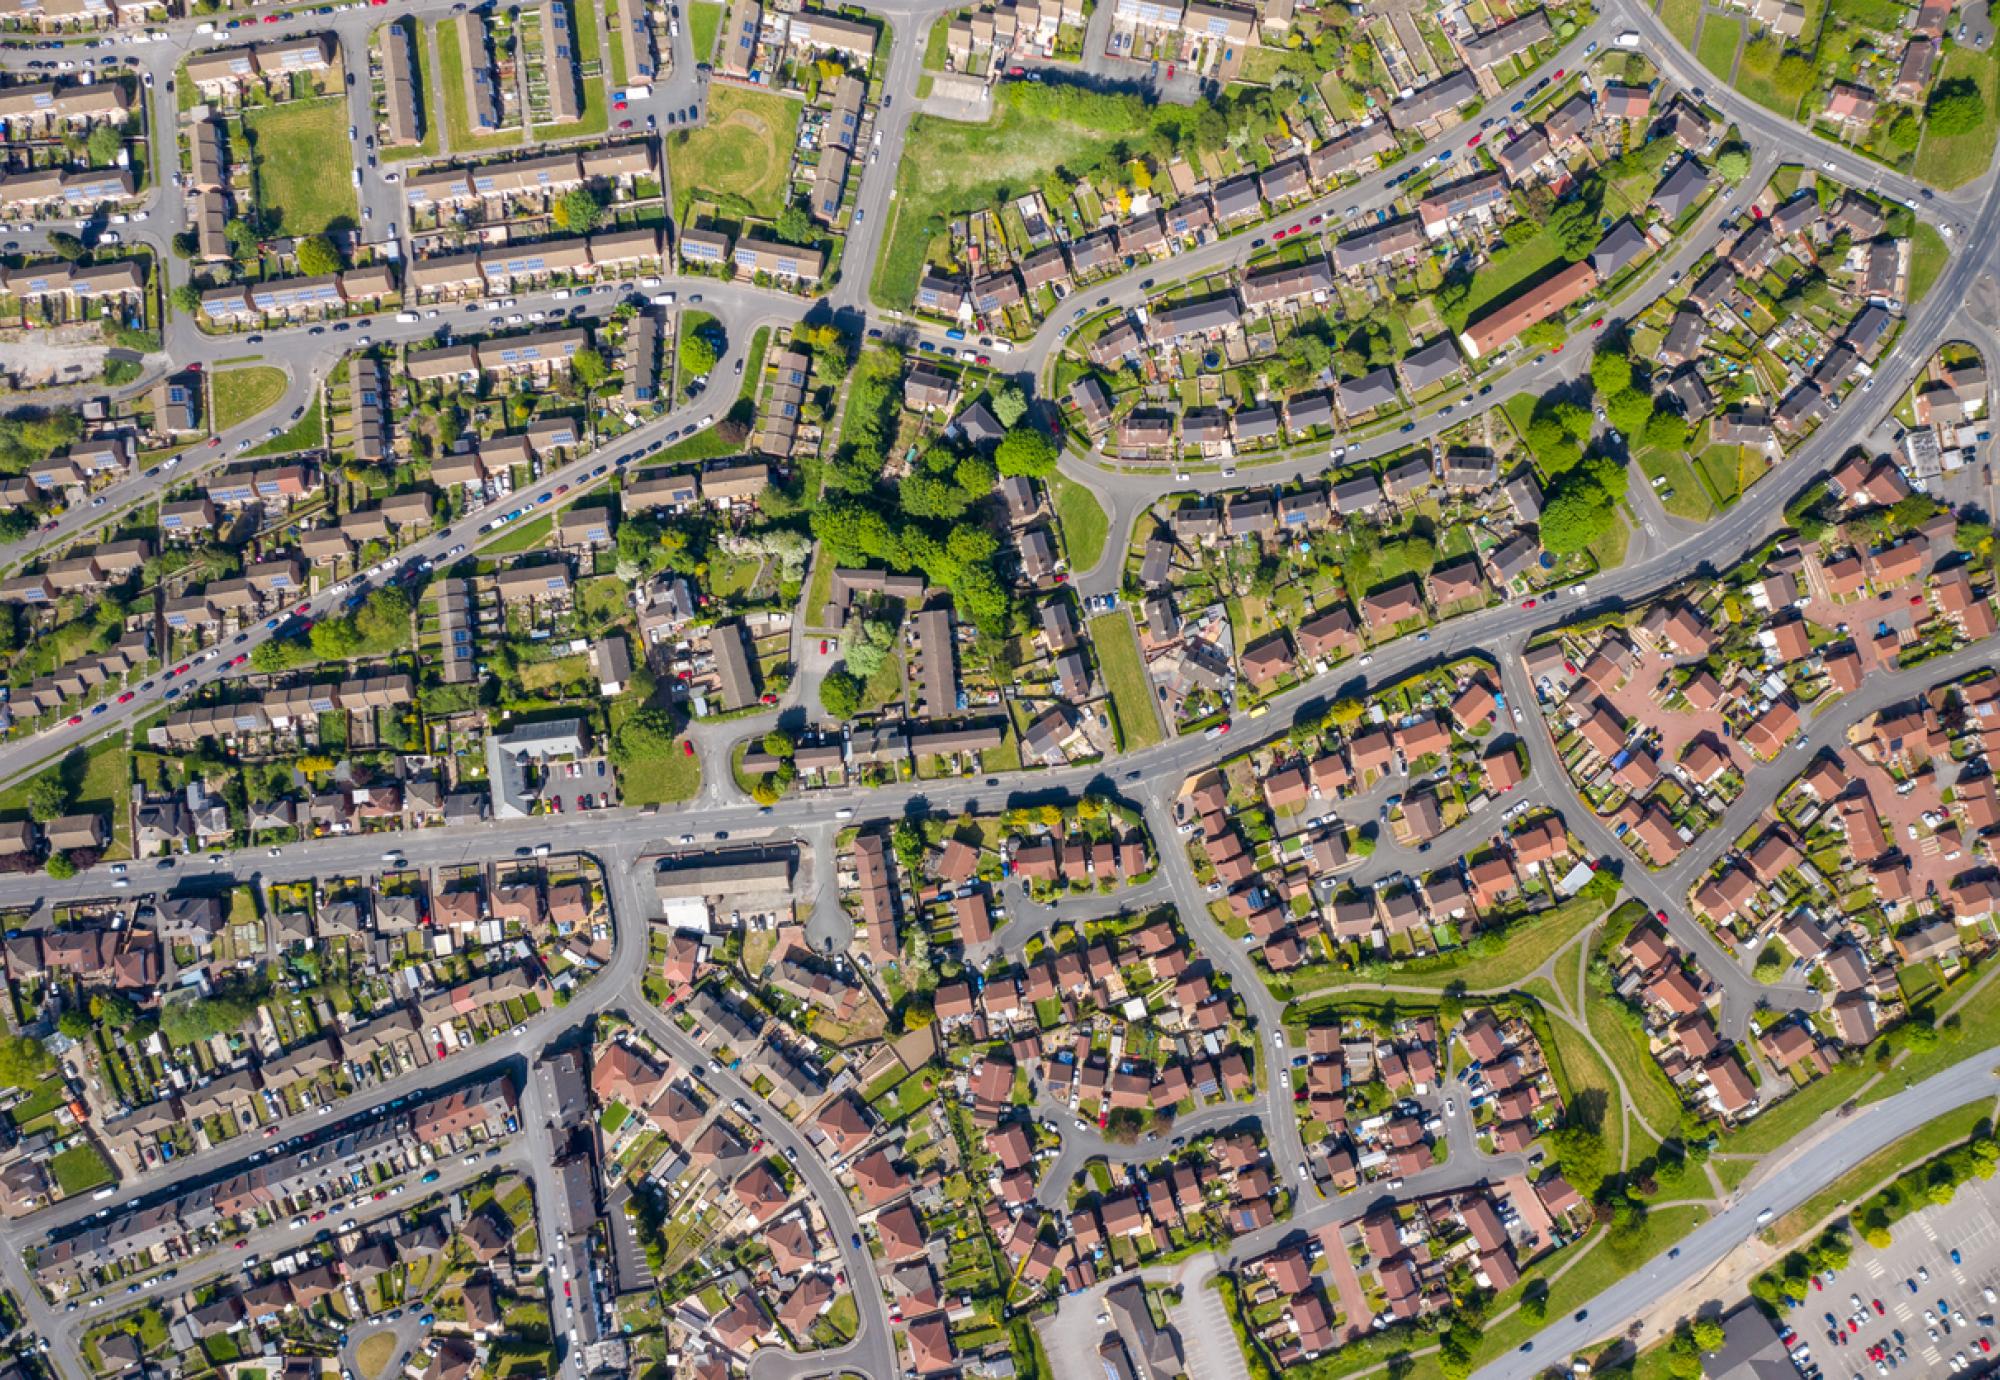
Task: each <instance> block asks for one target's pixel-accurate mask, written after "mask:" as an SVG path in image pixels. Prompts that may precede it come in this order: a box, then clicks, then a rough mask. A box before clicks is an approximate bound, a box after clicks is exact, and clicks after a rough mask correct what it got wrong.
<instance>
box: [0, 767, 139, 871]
mask: <svg viewBox="0 0 2000 1380" xmlns="http://www.w3.org/2000/svg"><path fill="white" fill-rule="evenodd" d="M48 771H51V772H61V773H62V775H63V779H64V780H65V781H66V782H68V783H69V786H70V811H71V813H74V814H85V813H92V814H102V815H106V816H108V817H109V822H110V824H111V845H110V847H108V848H106V849H105V852H104V857H105V860H106V861H108V862H113V861H116V860H118V859H119V858H126V857H130V856H131V852H130V849H129V846H128V843H129V837H130V835H129V829H128V816H129V815H130V814H131V804H132V774H131V771H130V769H129V767H128V765H127V754H126V749H125V740H124V738H122V737H113V738H108V739H106V740H105V741H104V742H101V743H98V744H97V745H96V746H94V747H92V748H90V749H89V751H88V752H86V753H84V754H82V755H81V756H79V755H78V754H77V753H75V752H70V753H68V754H66V755H65V756H64V757H63V759H62V760H61V761H60V762H56V763H51V764H50V766H49V767H48ZM43 774H44V773H39V772H38V773H36V777H38V776H40V775H43ZM36 777H28V778H27V779H25V780H23V781H21V782H20V783H19V784H17V785H15V786H12V787H10V788H8V789H7V790H5V791H0V816H10V815H11V816H21V815H25V814H26V813H27V810H28V787H29V786H31V785H32V784H34V781H35V779H36Z"/></svg>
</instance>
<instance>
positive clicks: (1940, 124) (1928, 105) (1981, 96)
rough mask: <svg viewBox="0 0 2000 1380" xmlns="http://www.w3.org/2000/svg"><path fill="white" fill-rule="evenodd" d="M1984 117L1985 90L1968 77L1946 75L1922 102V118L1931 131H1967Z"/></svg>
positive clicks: (1947, 132) (1963, 132) (1942, 132)
mask: <svg viewBox="0 0 2000 1380" xmlns="http://www.w3.org/2000/svg"><path fill="white" fill-rule="evenodd" d="M1985 118H1986V96H1985V93H1984V92H1982V91H1981V90H1980V89H1979V83H1978V82H1976V81H1974V80H1973V79H1972V78H1970V77H1947V78H1946V79H1945V80H1943V81H1941V82H1939V83H1938V84H1937V85H1936V86H1935V87H1933V88H1932V90H1931V98H1930V99H1929V100H1928V101H1926V102H1924V119H1925V121H1926V122H1928V123H1929V125H1930V128H1931V132H1932V133H1933V134H1970V133H1972V131H1973V130H1975V129H1978V128H1979V124H1980V121H1982V120H1983V119H1985Z"/></svg>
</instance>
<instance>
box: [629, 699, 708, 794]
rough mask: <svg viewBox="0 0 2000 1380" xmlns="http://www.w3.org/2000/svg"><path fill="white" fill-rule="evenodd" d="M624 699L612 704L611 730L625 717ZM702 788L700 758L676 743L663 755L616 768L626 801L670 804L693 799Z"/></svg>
mask: <svg viewBox="0 0 2000 1380" xmlns="http://www.w3.org/2000/svg"><path fill="white" fill-rule="evenodd" d="M624 710H625V701H624V700H615V701H613V702H612V706H611V717H612V722H613V727H614V731H615V728H616V725H617V723H618V722H619V721H620V720H622V719H623V718H624ZM700 790H701V759H700V758H699V757H689V756H688V755H687V754H686V753H685V752H683V751H682V750H681V745H680V744H679V743H675V744H674V750H673V751H672V752H670V753H668V754H667V755H666V756H665V757H654V758H649V759H647V760H645V761H641V762H630V763H626V764H624V765H622V766H620V767H619V768H618V792H619V799H620V803H621V804H625V805H671V804H674V803H675V802H676V801H681V800H692V799H693V798H694V797H695V795H696V794H697V793H698V792H699V791H700Z"/></svg>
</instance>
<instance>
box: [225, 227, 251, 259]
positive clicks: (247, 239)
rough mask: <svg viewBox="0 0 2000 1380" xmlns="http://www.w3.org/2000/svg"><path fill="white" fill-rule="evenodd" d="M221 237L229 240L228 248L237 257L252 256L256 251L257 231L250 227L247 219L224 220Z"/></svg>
mask: <svg viewBox="0 0 2000 1380" xmlns="http://www.w3.org/2000/svg"><path fill="white" fill-rule="evenodd" d="M222 238H223V239H225V240H227V241H229V250H230V252H231V253H233V254H234V255H235V256H236V257H237V258H239V259H249V258H254V257H255V256H256V253H257V232H256V231H255V230H252V229H251V228H250V222H249V221H247V220H231V221H225V222H224V223H223V226H222Z"/></svg>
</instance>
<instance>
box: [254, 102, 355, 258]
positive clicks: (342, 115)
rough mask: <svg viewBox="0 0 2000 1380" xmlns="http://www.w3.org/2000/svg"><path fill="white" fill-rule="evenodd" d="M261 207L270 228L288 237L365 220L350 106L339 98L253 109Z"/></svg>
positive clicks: (319, 231) (255, 163)
mask: <svg viewBox="0 0 2000 1380" xmlns="http://www.w3.org/2000/svg"><path fill="white" fill-rule="evenodd" d="M243 126H244V130H245V132H246V133H247V134H248V135H249V137H250V146H251V150H252V154H253V157H254V160H255V162H254V167H255V170H256V185H257V205H258V207H259V208H260V209H261V210H262V211H263V213H264V216H265V219H266V222H267V224H266V228H267V230H269V231H275V232H278V233H282V234H286V235H317V234H320V233H321V232H323V231H327V230H336V229H346V228H351V227H354V226H356V225H358V224H359V222H360V211H359V210H358V209H357V206H356V203H355V199H354V183H353V181H352V180H351V179H350V178H349V177H348V176H347V175H346V174H347V172H348V171H349V170H351V169H352V168H353V166H354V155H353V153H352V152H351V151H350V150H349V149H348V147H347V105H346V102H345V101H344V100H342V99H341V98H340V97H338V96H328V97H324V98H322V99H319V100H311V101H287V102H285V103H284V104H283V105H271V106H261V107H258V108H255V109H252V110H247V111H245V112H244V115H243Z"/></svg>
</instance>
